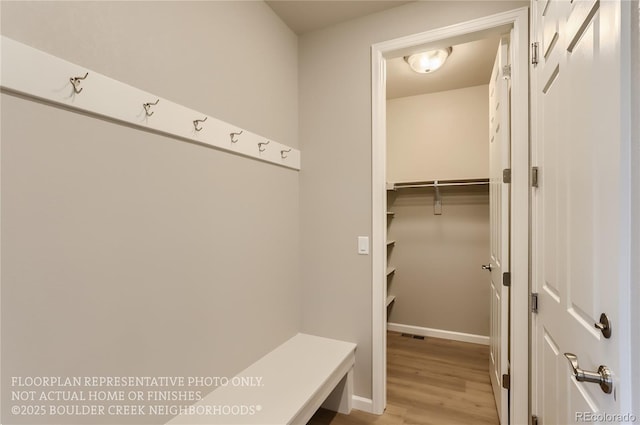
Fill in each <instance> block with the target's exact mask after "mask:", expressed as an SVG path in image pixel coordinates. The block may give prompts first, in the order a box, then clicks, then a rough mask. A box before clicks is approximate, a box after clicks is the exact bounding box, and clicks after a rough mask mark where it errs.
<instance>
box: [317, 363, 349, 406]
mask: <svg viewBox="0 0 640 425" xmlns="http://www.w3.org/2000/svg"><path fill="white" fill-rule="evenodd" d="M352 399H353V368H351V369H349V372H347V374H346V375H345V376H344V378H342V380H341V381H340V382H339V383H338V385H336V387H335V389H334V390H333V391H332V392H331V394H329V397H327V399H326V400H325V402H324V403H323V404H322V407H323V408H325V409H328V410H333V411H334V412H338V413H343V414H345V415H348V414H349V413H351V401H352Z"/></svg>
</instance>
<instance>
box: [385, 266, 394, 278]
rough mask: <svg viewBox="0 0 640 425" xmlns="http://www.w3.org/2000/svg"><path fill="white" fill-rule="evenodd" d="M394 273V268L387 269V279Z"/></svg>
mask: <svg viewBox="0 0 640 425" xmlns="http://www.w3.org/2000/svg"><path fill="white" fill-rule="evenodd" d="M395 272H396V268H395V267H389V268H387V277H389V276H391V275H392V274H394V273H395Z"/></svg>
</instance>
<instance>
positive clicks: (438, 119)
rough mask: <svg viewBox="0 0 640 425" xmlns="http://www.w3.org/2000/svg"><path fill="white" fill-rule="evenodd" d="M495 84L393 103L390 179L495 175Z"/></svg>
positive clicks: (389, 135) (389, 136)
mask: <svg viewBox="0 0 640 425" xmlns="http://www.w3.org/2000/svg"><path fill="white" fill-rule="evenodd" d="M488 116H489V86H488V85H482V86H475V87H467V88H462V89H458V90H448V91H443V92H437V93H429V94H423V95H418V96H410V97H401V98H397V99H390V100H388V101H387V181H389V182H403V181H405V182H406V181H425V180H445V179H474V178H487V177H488V176H489V154H488V149H489V148H488V146H489V145H488V134H489V124H488Z"/></svg>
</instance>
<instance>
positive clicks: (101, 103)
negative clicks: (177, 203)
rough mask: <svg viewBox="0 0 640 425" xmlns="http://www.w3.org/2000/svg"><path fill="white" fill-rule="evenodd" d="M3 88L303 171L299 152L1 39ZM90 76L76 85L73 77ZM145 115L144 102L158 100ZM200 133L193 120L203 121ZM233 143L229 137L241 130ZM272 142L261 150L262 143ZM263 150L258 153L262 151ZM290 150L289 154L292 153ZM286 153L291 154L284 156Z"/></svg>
mask: <svg viewBox="0 0 640 425" xmlns="http://www.w3.org/2000/svg"><path fill="white" fill-rule="evenodd" d="M1 43H2V49H1V50H2V72H1V73H0V84H1V85H2V88H3V89H6V90H8V91H11V92H15V93H19V94H23V95H26V96H29V97H33V98H36V99H40V100H44V101H46V102H48V103H52V104H55V105H61V106H63V107H65V108H67V109H73V110H79V111H83V112H88V113H90V114H91V115H94V116H100V117H107V118H110V119H113V120H115V121H116V122H120V123H126V124H129V125H133V126H135V128H138V129H142V130H147V131H154V132H159V133H162V134H165V135H169V136H173V137H175V138H178V139H185V140H189V141H192V142H196V143H198V144H200V145H206V146H210V147H214V148H217V149H222V150H224V151H228V152H232V153H235V154H239V155H242V156H247V157H250V158H255V159H258V160H260V161H265V162H270V163H273V164H277V165H281V166H283V167H287V168H292V169H294V170H299V169H300V151H299V150H297V149H293V148H290V147H289V146H285V145H283V144H280V143H277V142H275V141H273V140H271V139H268V138H266V137H263V136H260V135H258V134H254V133H251V132H250V131H247V130H243V129H242V128H239V127H236V126H233V125H231V124H229V123H226V122H224V121H221V120H218V119H216V118H213V117H211V116H208V115H206V114H203V113H201V112H198V111H196V110H193V109H189V108H187V107H185V106H182V105H179V104H177V103H174V102H171V101H169V100H167V99H163V98H161V97H159V96H156V95H154V94H152V93H149V92H145V91H143V90H140V89H138V88H135V87H132V86H130V85H128V84H125V83H122V82H120V81H117V80H114V79H112V78H109V77H107V76H105V75H102V74H99V73H97V72H95V71H92V70H90V69H87V68H84V67H82V66H80V65H76V64H73V63H71V62H67V61H65V60H64V59H61V58H58V57H56V56H53V55H50V54H48V53H45V52H42V51H40V50H37V49H34V48H33V47H30V46H27V45H26V44H22V43H19V42H17V41H15V40H12V39H10V38H8V37H4V36H2V41H1ZM85 73H88V75H87V78H86V79H84V80H82V81H81V82H80V84H79V86H78V89H79V90H82V91H81V92H79V93H77V94H76V93H74V88H73V85H72V84H71V82H70V81H69V79H70V78H72V77H81V76H84V75H85ZM156 99H158V100H159V102H158V104H157V105H154V106H152V107H151V109H150V113H152V114H153V115H151V116H147V115H146V114H145V111H144V108H143V104H144V103H150V102H155V101H156ZM204 119H206V122H202V123H200V124H199V127H198V128H201V131H196V130H195V127H194V122H193V121H194V120H204ZM240 131H242V134H241V135H239V136H236V139H237V142H236V143H232V142H231V137H230V133H234V132H236V133H237V132H240ZM264 142H268V144H264V145H262V146H259V145H258V143H264ZM260 148H262V149H264V150H263V151H260V150H259V149H260ZM289 149H291V150H290V151H288V150H289ZM283 151H287V152H284V153H283Z"/></svg>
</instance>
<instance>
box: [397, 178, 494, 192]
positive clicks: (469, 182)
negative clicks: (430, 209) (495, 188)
mask: <svg viewBox="0 0 640 425" xmlns="http://www.w3.org/2000/svg"><path fill="white" fill-rule="evenodd" d="M486 184H489V179H473V180H434V181H425V182H403V183H394V184H393V189H394V190H396V189H407V188H419V187H446V186H477V185H486Z"/></svg>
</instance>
